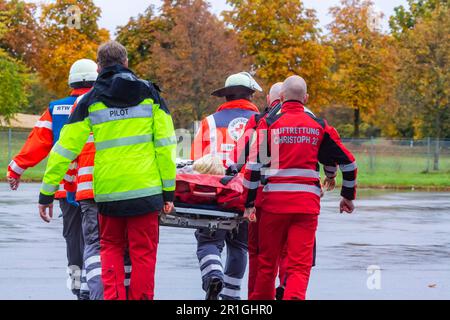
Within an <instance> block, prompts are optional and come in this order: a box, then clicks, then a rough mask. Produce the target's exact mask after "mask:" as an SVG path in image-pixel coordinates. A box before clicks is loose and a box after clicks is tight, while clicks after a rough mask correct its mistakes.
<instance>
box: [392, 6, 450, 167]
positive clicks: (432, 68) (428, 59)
mask: <svg viewBox="0 0 450 320" xmlns="http://www.w3.org/2000/svg"><path fill="white" fill-rule="evenodd" d="M449 35H450V9H449V8H448V6H437V7H436V8H435V10H434V11H433V12H432V13H431V14H430V16H428V17H425V18H423V19H421V20H420V21H419V22H418V23H416V25H415V26H414V28H413V29H411V30H406V31H404V32H403V34H402V35H401V38H400V45H399V48H400V55H401V57H402V60H401V65H400V70H399V74H398V77H399V87H398V90H397V94H398V99H399V100H400V103H401V104H402V105H404V106H408V107H409V108H410V110H411V111H412V112H414V113H415V114H416V115H417V118H418V122H417V127H418V128H417V131H418V133H419V134H418V137H426V136H431V137H434V138H436V139H437V140H436V141H437V142H436V143H437V145H436V152H435V161H434V169H435V170H438V169H439V139H441V138H445V137H447V138H448V137H450V125H449V123H450V106H449V95H450V76H449V70H450V41H449V40H450V37H449Z"/></svg>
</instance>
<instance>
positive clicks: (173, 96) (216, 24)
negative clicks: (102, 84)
mask: <svg viewBox="0 0 450 320" xmlns="http://www.w3.org/2000/svg"><path fill="white" fill-rule="evenodd" d="M150 31H154V32H150ZM118 39H121V40H125V41H123V43H124V44H125V45H126V46H127V47H129V48H130V49H131V50H130V57H132V65H131V66H132V67H136V68H137V70H138V71H139V73H140V76H142V77H144V78H147V79H150V80H153V81H155V82H156V83H158V84H159V85H160V86H161V88H162V89H163V95H164V97H165V98H166V99H167V100H168V102H169V104H170V105H171V107H172V108H171V109H172V112H173V115H174V119H175V121H176V124H177V126H183V127H186V126H188V125H190V124H192V121H193V120H200V119H202V118H203V117H204V116H206V115H207V114H209V113H212V112H213V111H215V109H216V107H217V105H218V104H219V103H221V102H222V101H219V100H218V99H217V98H213V97H211V92H212V91H214V90H215V89H217V88H220V87H222V86H223V84H224V82H225V79H226V77H227V76H228V75H230V74H231V73H235V72H239V71H242V70H243V69H242V63H241V58H240V53H239V49H238V42H237V40H236V38H235V35H234V33H233V31H232V30H229V29H227V28H226V27H225V25H224V23H223V22H221V21H220V20H219V19H218V18H217V17H216V16H215V15H214V14H212V13H211V12H210V11H209V5H208V3H207V2H205V1H203V0H179V1H168V0H167V1H164V3H163V6H162V8H161V15H160V16H158V17H155V16H154V15H153V14H152V11H151V9H148V10H147V13H146V14H145V15H142V16H140V17H138V18H137V19H136V20H133V21H131V22H130V23H129V24H128V25H127V27H125V28H122V29H121V32H120V33H119V36H118ZM135 57H137V58H135Z"/></svg>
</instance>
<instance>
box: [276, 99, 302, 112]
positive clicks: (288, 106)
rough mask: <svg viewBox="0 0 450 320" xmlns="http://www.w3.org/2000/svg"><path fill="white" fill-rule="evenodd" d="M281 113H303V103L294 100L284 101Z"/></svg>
mask: <svg viewBox="0 0 450 320" xmlns="http://www.w3.org/2000/svg"><path fill="white" fill-rule="evenodd" d="M281 109H282V110H283V111H287V110H289V111H292V110H295V111H301V112H304V111H305V106H304V105H303V103H301V102H300V101H296V100H288V101H285V102H284V103H283V106H282V108H281Z"/></svg>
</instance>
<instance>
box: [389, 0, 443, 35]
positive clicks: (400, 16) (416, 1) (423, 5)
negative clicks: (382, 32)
mask: <svg viewBox="0 0 450 320" xmlns="http://www.w3.org/2000/svg"><path fill="white" fill-rule="evenodd" d="M408 5H409V8H405V7H404V6H399V7H396V8H395V9H394V10H395V13H394V15H392V16H391V18H390V19H389V25H390V27H391V30H392V33H393V34H394V35H396V36H399V35H400V34H401V33H403V32H405V31H407V30H411V29H412V28H414V26H415V25H416V23H417V22H418V21H419V20H420V19H423V18H430V17H431V15H432V13H433V11H434V10H435V9H436V8H437V6H447V7H448V5H449V1H448V0H408Z"/></svg>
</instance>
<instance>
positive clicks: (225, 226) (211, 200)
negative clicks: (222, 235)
mask: <svg viewBox="0 0 450 320" xmlns="http://www.w3.org/2000/svg"><path fill="white" fill-rule="evenodd" d="M189 165H192V161H189V160H182V161H180V160H178V161H177V168H178V170H179V171H178V173H180V172H181V171H180V170H182V169H183V168H186V167H188V166H189ZM186 180H188V181H186ZM224 181H225V182H224ZM230 181H232V182H231V183H230ZM183 183H184V184H185V185H189V186H191V187H188V188H191V189H192V190H191V191H192V194H189V193H187V194H186V190H184V191H185V193H184V197H182V196H179V195H180V194H183V193H182V190H180V189H183V188H185V189H186V186H183ZM192 185H194V187H192ZM241 185H242V181H241V180H240V179H239V178H236V179H235V178H234V177H228V178H226V177H225V178H224V177H222V178H220V177H217V176H214V177H213V176H207V175H193V174H179V175H177V191H176V193H175V194H176V201H175V208H174V210H173V212H172V213H170V214H168V215H166V214H164V213H161V215H160V219H159V221H160V225H161V226H165V227H174V228H184V229H209V231H210V232H215V231H218V230H225V231H234V230H238V228H239V225H240V224H241V223H242V222H243V218H242V210H240V209H239V208H237V207H232V208H226V207H224V206H220V205H219V204H218V202H220V201H218V199H217V198H218V194H219V193H220V192H211V190H205V189H204V188H205V187H206V188H212V189H213V190H214V189H215V188H216V187H217V190H223V189H227V190H228V191H229V194H230V193H231V194H234V195H235V196H237V195H239V193H242V186H241ZM196 186H199V187H200V189H201V188H202V187H203V189H201V190H194V189H195V187H196ZM177 195H178V196H177ZM195 199H197V201H198V200H199V199H200V200H202V199H203V200H204V199H207V202H208V203H195V201H194V200H195ZM183 200H184V201H183ZM234 200H236V199H234ZM200 202H202V201H200Z"/></svg>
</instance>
